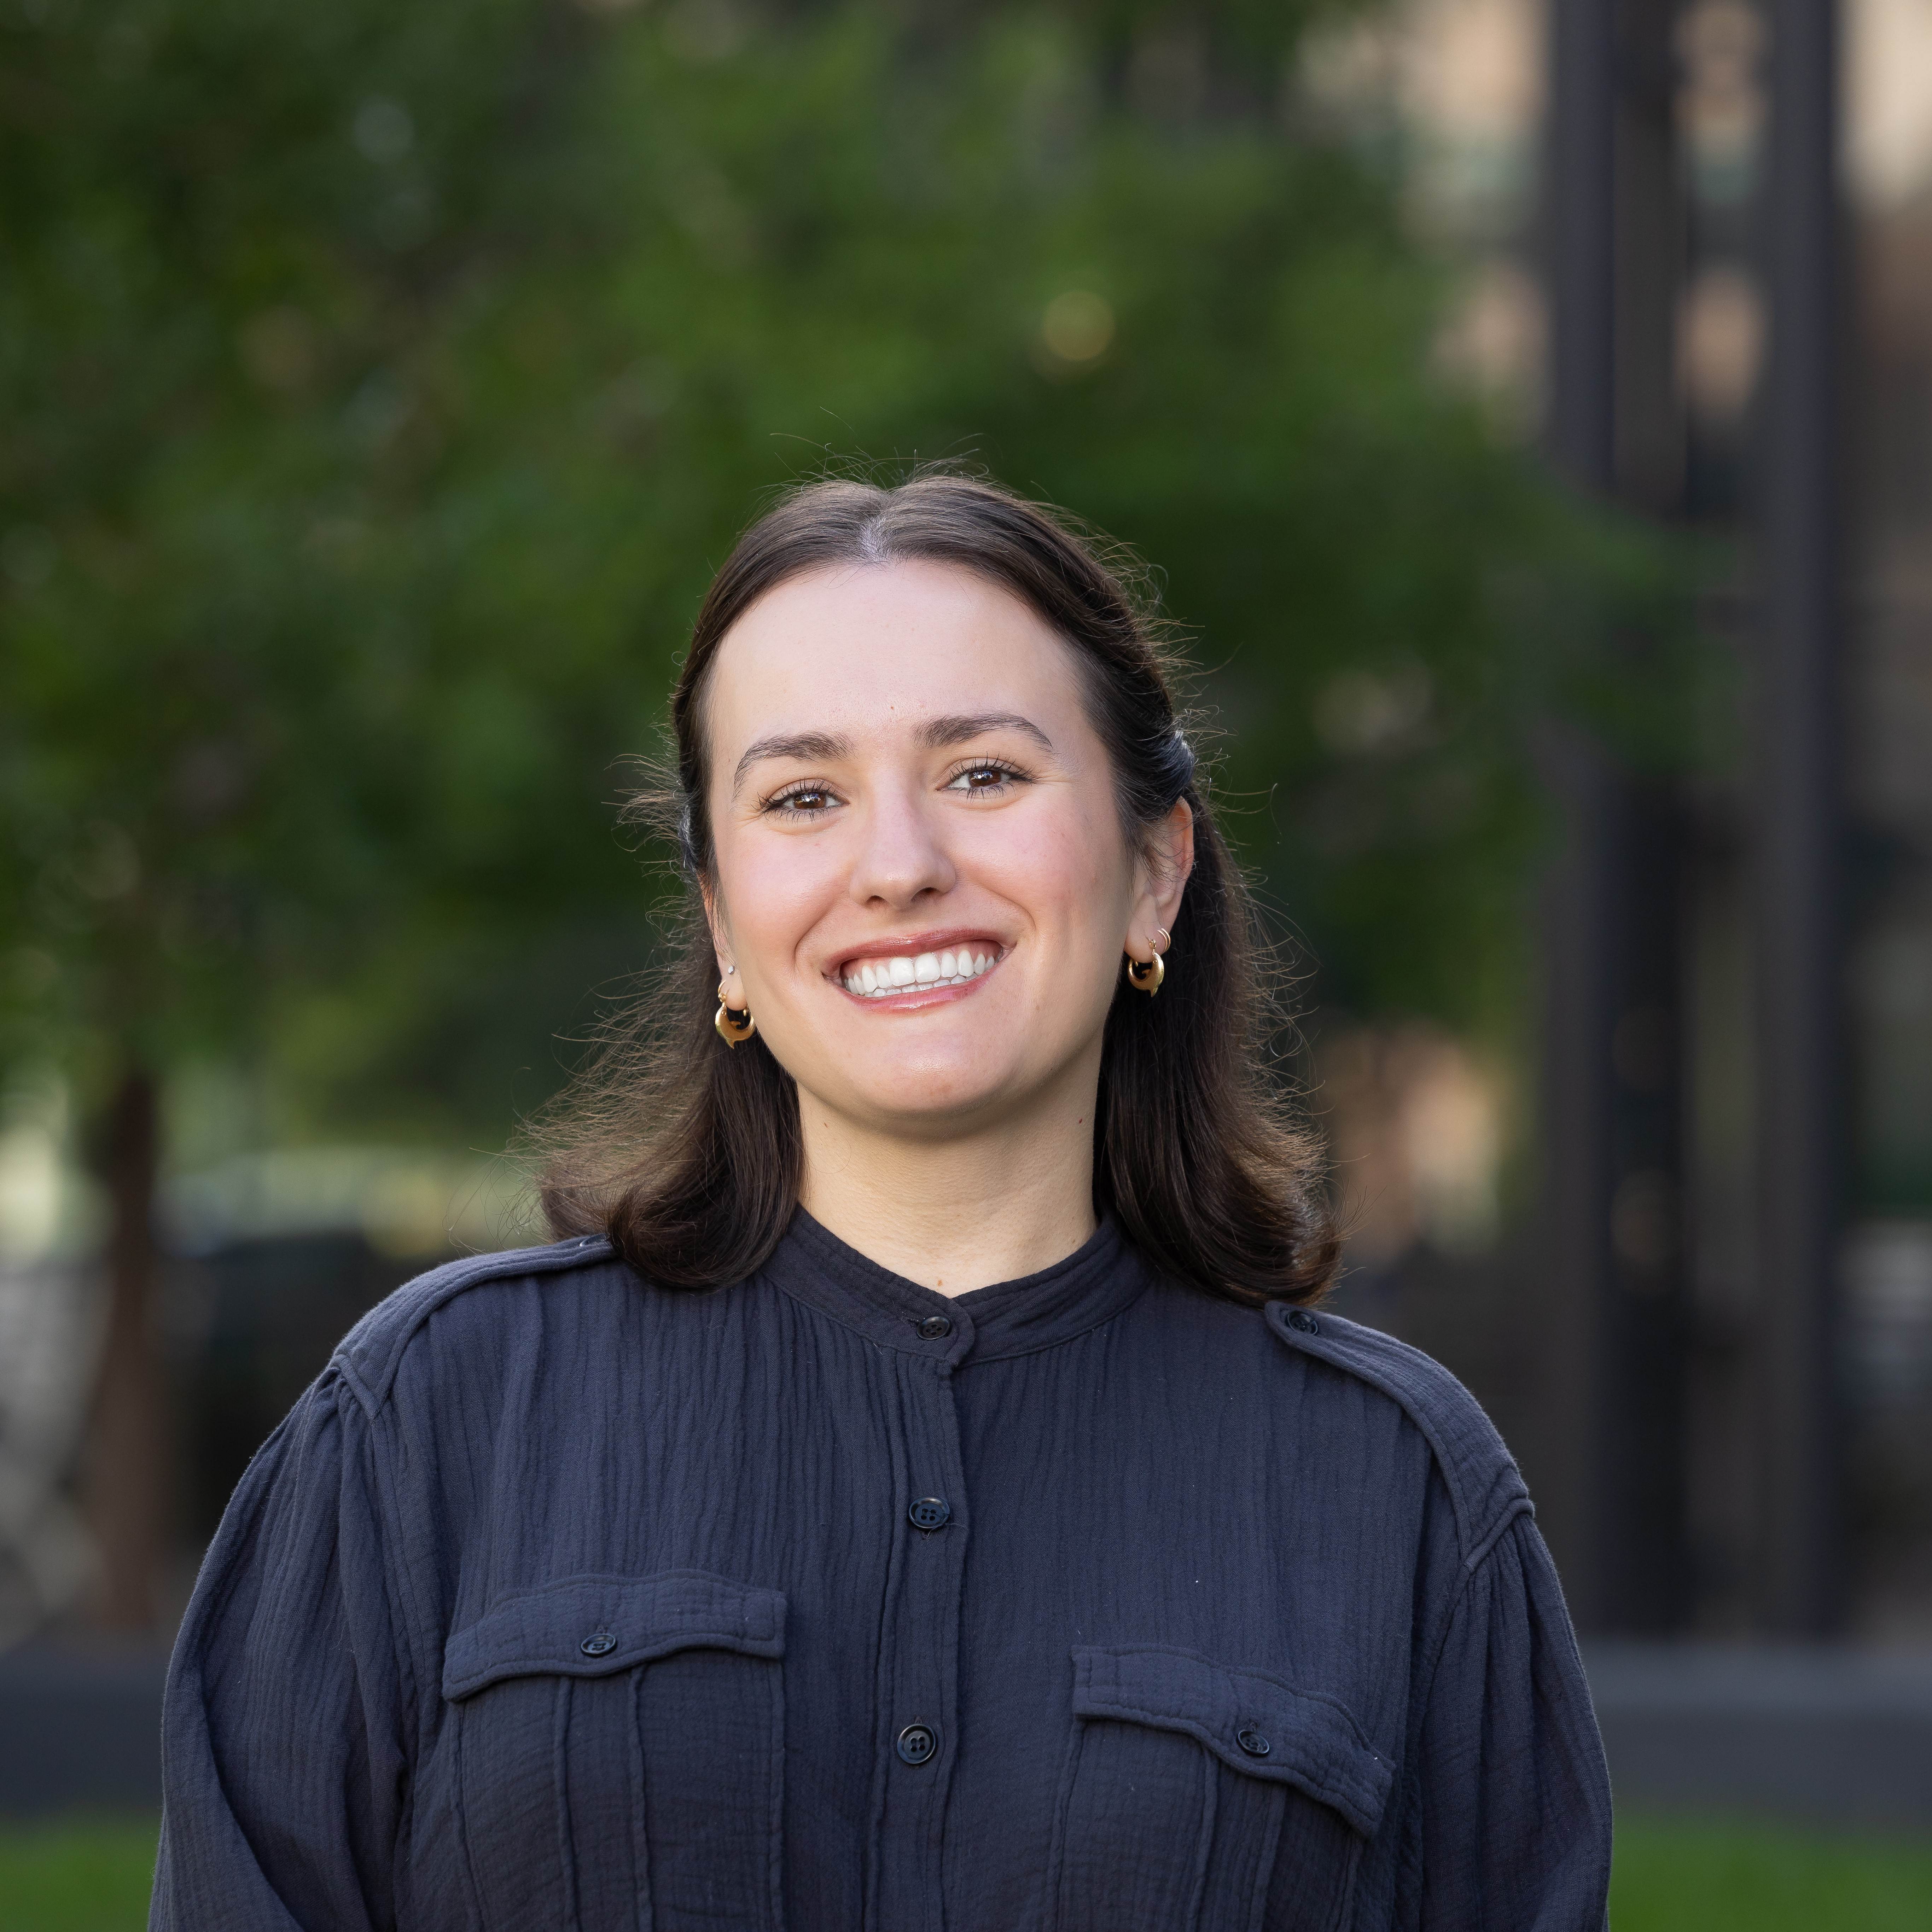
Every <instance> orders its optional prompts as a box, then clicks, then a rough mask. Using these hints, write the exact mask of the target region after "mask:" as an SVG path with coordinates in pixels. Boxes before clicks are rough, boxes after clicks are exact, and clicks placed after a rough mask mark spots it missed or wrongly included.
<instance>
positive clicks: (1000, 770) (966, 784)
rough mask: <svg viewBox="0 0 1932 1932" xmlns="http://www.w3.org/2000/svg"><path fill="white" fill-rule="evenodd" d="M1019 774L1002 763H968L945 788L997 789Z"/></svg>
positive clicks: (1009, 782) (963, 789) (1011, 781)
mask: <svg viewBox="0 0 1932 1932" xmlns="http://www.w3.org/2000/svg"><path fill="white" fill-rule="evenodd" d="M1018 776H1019V773H1018V772H1014V771H1010V770H1009V769H1007V766H1004V765H968V766H967V767H966V769H965V770H964V771H962V772H955V773H954V774H953V777H952V778H951V780H950V781H949V783H948V785H947V789H948V790H958V791H998V790H999V789H1000V787H1001V786H1002V785H1007V784H1012V783H1013V780H1014V779H1015V778H1017V777H1018Z"/></svg>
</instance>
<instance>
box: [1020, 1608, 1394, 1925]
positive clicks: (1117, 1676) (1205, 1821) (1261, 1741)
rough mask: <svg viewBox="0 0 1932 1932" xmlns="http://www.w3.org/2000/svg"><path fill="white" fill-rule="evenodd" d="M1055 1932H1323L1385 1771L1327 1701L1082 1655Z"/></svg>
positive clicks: (1143, 1649) (1111, 1655) (1061, 1826)
mask: <svg viewBox="0 0 1932 1932" xmlns="http://www.w3.org/2000/svg"><path fill="white" fill-rule="evenodd" d="M1073 1667H1074V1688H1073V1714H1074V1736H1073V1740H1072V1742H1071V1744H1070V1747H1069V1749H1068V1754H1067V1766H1066V1769H1065V1771H1064V1774H1063V1775H1062V1778H1061V1791H1060V1812H1059V1816H1058V1820H1056V1823H1055V1855H1054V1858H1053V1871H1052V1880H1051V1882H1052V1891H1051V1892H1050V1894H1049V1897H1050V1898H1051V1900H1052V1912H1051V1914H1050V1920H1049V1922H1050V1923H1051V1924H1052V1926H1053V1927H1055V1928H1056V1932H1141V1928H1146V1932H1155V1928H1159V1932H1181V1928H1183V1927H1189V1928H1198V1932H1331V1928H1332V1927H1337V1926H1340V1925H1342V1924H1345V1923H1346V1919H1347V1915H1348V1912H1349V1903H1350V1900H1351V1897H1352V1893H1353V1890H1354V1885H1355V1868H1356V1866H1357V1864H1358V1863H1359V1862H1360V1860H1361V1849H1362V1845H1363V1843H1364V1841H1365V1840H1366V1839H1367V1838H1370V1836H1372V1835H1373V1833H1374V1831H1375V1829H1376V1825H1377V1824H1378V1823H1379V1821H1380V1820H1381V1817H1382V1808H1383V1806H1384V1805H1385V1803H1386V1802H1387V1801H1388V1792H1389V1786H1390V1783H1391V1777H1392V1772H1391V1767H1390V1766H1388V1764H1387V1763H1385V1762H1384V1760H1382V1758H1380V1757H1378V1756H1377V1755H1376V1753H1375V1751H1373V1749H1371V1748H1370V1745H1368V1743H1367V1740H1366V1739H1364V1737H1363V1736H1362V1735H1361V1732H1360V1730H1358V1728H1357V1727H1356V1725H1355V1721H1354V1719H1353V1718H1351V1717H1350V1715H1349V1713H1348V1712H1347V1711H1346V1709H1343V1706H1341V1705H1340V1704H1339V1703H1336V1702H1335V1701H1334V1700H1332V1699H1331V1698H1325V1697H1317V1696H1315V1695H1313V1694H1310V1693H1308V1692H1307V1691H1298V1690H1296V1689H1295V1688H1294V1686H1292V1685H1289V1684H1288V1683H1286V1682H1283V1680H1282V1679H1280V1678H1278V1677H1274V1676H1270V1675H1268V1673H1265V1672H1262V1671H1256V1670H1230V1669H1228V1668H1226V1667H1223V1666H1222V1665H1220V1664H1214V1663H1212V1662H1211V1661H1209V1660H1208V1658H1204V1657H1199V1656H1196V1655H1194V1654H1193V1652H1190V1651H1184V1650H1172V1649H1165V1648H1162V1647H1160V1646H1154V1645H1146V1644H1136V1645H1128V1646H1123V1647H1121V1648H1118V1649H1079V1650H1076V1651H1075V1652H1074V1653H1073Z"/></svg>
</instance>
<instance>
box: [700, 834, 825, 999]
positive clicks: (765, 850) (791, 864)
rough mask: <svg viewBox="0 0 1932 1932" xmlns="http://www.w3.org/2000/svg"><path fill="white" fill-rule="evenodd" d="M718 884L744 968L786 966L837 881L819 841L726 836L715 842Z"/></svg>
mask: <svg viewBox="0 0 1932 1932" xmlns="http://www.w3.org/2000/svg"><path fill="white" fill-rule="evenodd" d="M717 855H718V856H717V864H718V890H719V893H720V895H721V898H722V899H723V901H724V913H725V922H726V924H727V926H728V928H729V929H730V936H731V941H732V943H733V945H735V946H736V948H737V949H738V954H739V962H740V964H741V965H747V964H748V965H749V966H750V968H751V970H752V971H753V972H754V974H755V973H757V971H759V970H760V968H763V970H764V971H766V972H767V973H770V972H772V971H775V970H777V969H778V968H781V967H782V965H784V962H786V961H787V959H789V958H790V956H791V953H792V952H793V950H794V949H795V948H796V946H797V944H798V943H799V941H800V940H801V939H802V938H803V937H804V935H805V934H806V933H807V932H809V931H810V930H811V928H812V926H814V924H815V923H816V922H817V920H818V919H819V918H820V916H821V915H822V914H823V911H824V908H825V904H826V900H827V898H829V896H831V895H832V894H834V893H835V892H836V891H837V889H838V881H837V879H836V877H835V875H834V874H833V872H832V869H831V868H829V866H828V865H826V862H825V856H826V855H824V854H823V853H821V852H820V850H819V849H818V847H817V844H816V842H815V841H812V840H809V839H777V838H759V837H757V836H756V835H755V833H754V835H751V836H748V837H747V836H734V835H730V834H727V835H726V836H725V837H724V838H720V839H719V840H718V841H717Z"/></svg>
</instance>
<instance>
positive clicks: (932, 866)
mask: <svg viewBox="0 0 1932 1932" xmlns="http://www.w3.org/2000/svg"><path fill="white" fill-rule="evenodd" d="M922 807H923V800H922V797H921V796H920V795H919V793H918V792H917V791H916V790H897V789H884V790H880V791H878V792H877V793H874V795H873V796H872V799H871V801H870V802H869V804H868V808H867V811H866V816H865V835H864V838H863V839H862V842H861V844H860V846H859V850H858V853H857V854H856V857H855V858H854V859H853V865H852V877H851V884H850V889H851V893H852V896H853V898H855V899H856V900H857V901H859V903H860V904H862V905H872V906H883V907H889V908H890V909H892V910H898V909H899V908H901V907H907V906H912V905H916V904H918V903H919V901H920V900H922V899H923V898H926V897H927V896H928V895H932V896H933V897H935V898H936V897H938V896H939V895H941V894H943V893H945V892H950V891H951V890H952V889H953V886H954V885H955V883H957V880H958V878H959V874H958V872H957V871H956V870H955V868H954V867H953V862H952V860H951V859H950V858H949V857H948V856H947V853H946V849H945V847H944V844H943V843H942V842H941V838H940V837H939V829H940V828H939V827H938V826H937V825H935V823H933V822H932V819H931V818H930V817H929V816H928V814H927V813H926V811H925V810H924V809H923V808H922Z"/></svg>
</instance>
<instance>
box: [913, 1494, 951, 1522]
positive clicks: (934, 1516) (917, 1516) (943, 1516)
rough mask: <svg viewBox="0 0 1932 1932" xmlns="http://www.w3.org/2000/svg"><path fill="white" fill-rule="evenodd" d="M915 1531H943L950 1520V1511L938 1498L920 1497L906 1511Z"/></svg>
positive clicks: (942, 1500)
mask: <svg viewBox="0 0 1932 1932" xmlns="http://www.w3.org/2000/svg"><path fill="white" fill-rule="evenodd" d="M906 1514H907V1516H908V1517H910V1518H911V1519H912V1526H913V1529H944V1528H945V1527H946V1526H947V1524H948V1523H950V1522H951V1521H952V1520H953V1511H952V1510H951V1508H950V1507H949V1505H947V1503H946V1502H945V1501H944V1499H942V1498H941V1497H938V1496H921V1497H920V1498H919V1501H918V1502H916V1503H914V1504H913V1506H912V1507H911V1508H910V1509H909V1510H907V1511H906Z"/></svg>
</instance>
